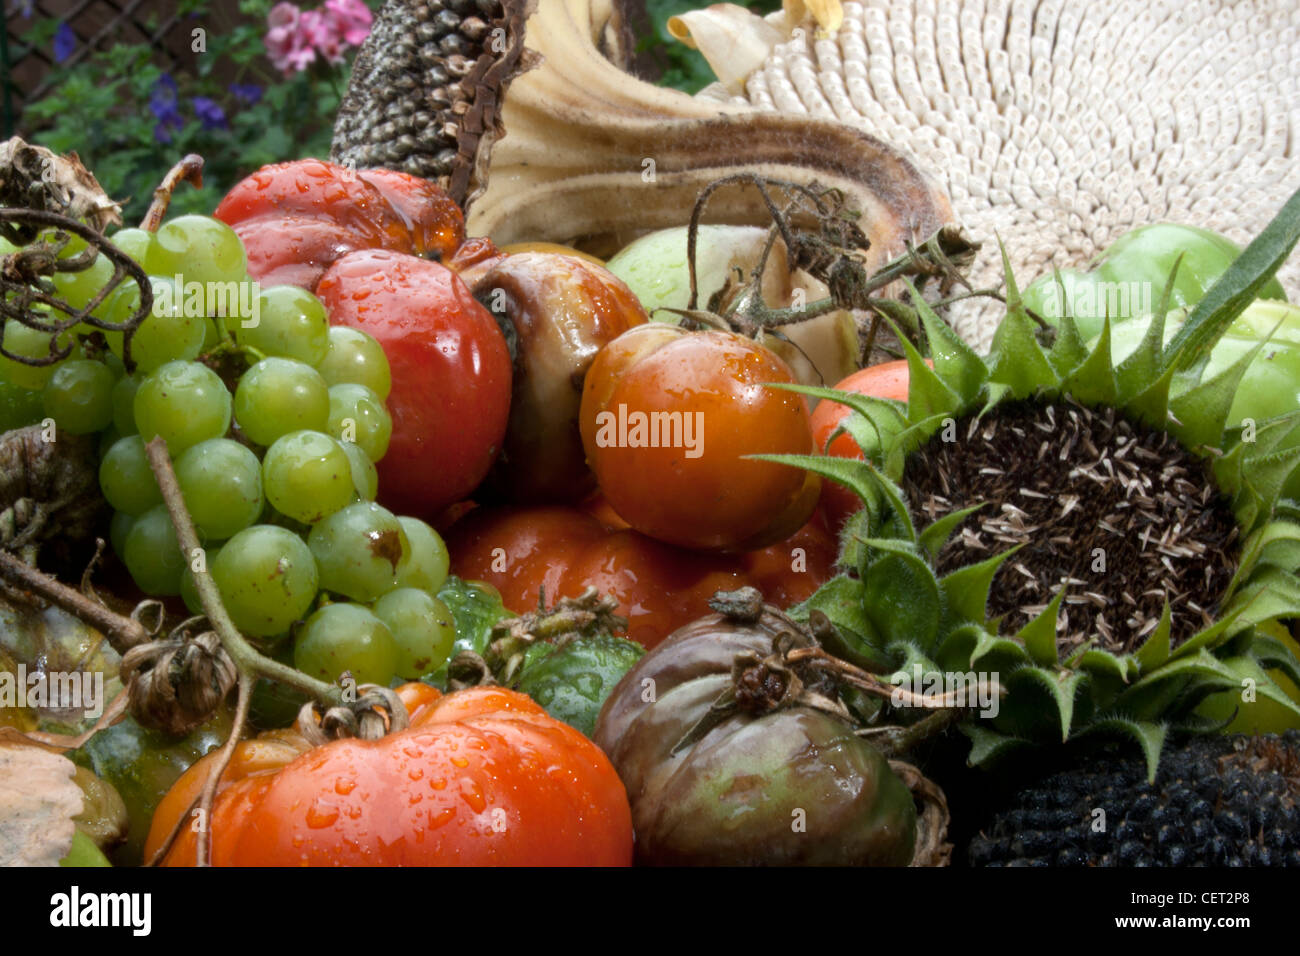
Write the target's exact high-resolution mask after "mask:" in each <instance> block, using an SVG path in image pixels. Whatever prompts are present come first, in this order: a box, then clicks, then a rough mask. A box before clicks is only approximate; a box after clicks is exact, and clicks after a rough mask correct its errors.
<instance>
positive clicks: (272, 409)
mask: <svg viewBox="0 0 1300 956" xmlns="http://www.w3.org/2000/svg"><path fill="white" fill-rule="evenodd" d="M329 413H330V395H329V387H328V386H327V385H326V384H325V380H324V379H323V378H321V376H320V373H319V372H317V371H316V370H315V369H314V368H312V367H311V366H310V365H304V364H303V363H302V362H295V361H294V360H293V359H286V358H268V359H262V361H260V362H258V363H257V364H256V365H254V366H253V367H252V368H250V369H249V370H248V371H247V372H245V373H244V376H243V378H241V379H240V380H239V386H238V387H237V388H236V389H235V421H236V422H238V423H239V427H240V428H241V429H243V432H244V434H245V435H247V436H248V437H249V438H251V439H252V440H253V441H255V442H257V443H258V444H259V445H270V444H271V443H272V442H274V441H275V440H276V439H277V438H279V437H280V436H281V435H287V434H289V432H297V431H316V432H323V431H324V430H325V426H326V424H327V423H328V421H329Z"/></svg>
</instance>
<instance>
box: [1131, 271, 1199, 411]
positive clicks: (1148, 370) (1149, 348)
mask: <svg viewBox="0 0 1300 956" xmlns="http://www.w3.org/2000/svg"><path fill="white" fill-rule="evenodd" d="M1182 259H1183V254H1182V253H1181V252H1180V253H1179V254H1178V258H1177V259H1175V260H1174V267H1173V269H1172V270H1171V271H1170V273H1169V280H1168V281H1167V282H1166V283H1165V288H1164V291H1163V292H1162V293H1161V294H1160V304H1159V305H1157V306H1156V310H1155V312H1153V313H1151V318H1150V320H1149V322H1148V323H1147V331H1146V334H1145V335H1144V336H1142V341H1141V343H1140V344H1139V345H1138V347H1137V348H1136V349H1134V350H1133V352H1132V353H1131V354H1130V355H1129V356H1128V358H1126V359H1124V361H1122V362H1120V364H1119V367H1118V368H1117V369H1116V370H1115V374H1116V379H1117V381H1118V384H1119V395H1120V397H1119V403H1120V404H1125V403H1127V402H1128V401H1129V400H1130V399H1132V398H1133V397H1134V396H1136V395H1138V394H1139V393H1141V392H1142V391H1143V390H1144V389H1145V388H1146V387H1147V385H1148V384H1149V383H1151V382H1154V381H1156V380H1157V379H1159V378H1160V371H1161V364H1160V362H1161V356H1162V355H1163V354H1164V350H1165V316H1166V315H1167V314H1168V313H1169V300H1170V298H1171V296H1172V295H1173V291H1174V279H1175V278H1176V277H1177V275H1178V267H1179V264H1180V263H1181V262H1182Z"/></svg>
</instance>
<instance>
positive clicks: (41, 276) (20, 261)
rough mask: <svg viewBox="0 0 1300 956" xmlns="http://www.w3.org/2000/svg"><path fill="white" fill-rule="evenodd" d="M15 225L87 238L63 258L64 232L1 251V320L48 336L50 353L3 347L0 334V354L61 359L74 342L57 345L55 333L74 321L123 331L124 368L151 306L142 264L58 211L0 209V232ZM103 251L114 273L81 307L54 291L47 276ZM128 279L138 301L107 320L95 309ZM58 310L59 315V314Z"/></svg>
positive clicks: (23, 359)
mask: <svg viewBox="0 0 1300 956" xmlns="http://www.w3.org/2000/svg"><path fill="white" fill-rule="evenodd" d="M19 227H25V228H27V229H33V228H39V229H54V230H56V236H57V234H58V233H63V234H64V235H65V236H66V235H75V236H77V237H78V238H80V239H82V240H84V241H85V243H86V246H87V248H86V249H85V251H83V252H81V253H79V254H77V255H76V256H72V257H69V258H67V259H60V258H59V257H58V252H59V250H60V249H61V248H62V247H63V246H64V245H66V243H67V240H66V238H65V239H63V240H62V241H59V242H58V243H57V244H55V243H50V242H35V243H32V244H31V245H30V246H26V247H24V248H22V249H19V250H18V251H17V252H12V253H10V254H9V255H7V256H5V257H4V259H3V260H0V261H2V262H3V266H0V292H2V293H3V295H2V296H0V320H3V319H14V320H15V321H17V322H19V323H21V324H22V325H25V326H27V327H28V328H30V329H34V330H35V331H37V332H45V333H48V334H49V336H50V348H49V353H48V354H46V355H41V356H36V357H32V356H25V355H16V354H14V353H12V352H10V351H8V350H7V349H5V347H4V342H3V336H2V335H0V355H3V356H5V357H6V358H9V359H12V360H13V361H15V362H19V363H21V364H23V365H31V366H37V367H39V366H45V365H53V364H54V363H55V362H60V361H62V360H63V359H65V358H67V357H68V356H69V355H71V354H72V347H73V343H72V342H68V343H66V344H64V345H62V346H60V345H59V341H58V339H59V336H60V335H61V334H63V333H64V332H67V331H68V330H69V329H71V328H73V327H74V326H77V325H83V326H89V327H90V328H94V329H99V330H101V331H109V332H121V333H122V361H123V363H124V364H125V365H126V367H127V369H128V371H133V370H134V368H135V363H134V362H133V360H132V358H131V339H132V338H133V337H134V335H135V331H136V329H137V328H138V327H139V326H140V323H141V322H143V321H144V320H145V318H146V317H147V316H148V315H149V314H150V312H152V311H153V286H152V284H151V283H150V282H149V278H148V276H146V275H145V271H144V269H143V268H141V266H140V264H139V263H137V262H136V261H135V260H134V259H132V258H131V257H130V256H128V255H127V254H126V253H124V252H122V250H120V249H118V248H117V246H115V245H114V244H113V243H112V242H110V241H109V240H108V239H106V238H105V237H104V236H103V234H101V233H100V232H98V231H96V230H95V229H93V228H91V227H90V226H87V225H86V224H85V223H82V222H78V221H77V220H76V219H72V218H70V217H68V216H65V215H62V214H60V213H55V212H48V211H44V210H35V209H0V235H3V236H8V235H10V232H11V231H13V234H14V235H17V234H18V233H17V230H18V229H19ZM100 255H103V256H104V257H105V258H106V259H107V260H108V261H109V262H110V263H112V265H113V275H112V276H111V277H110V278H109V279H108V281H107V282H105V283H104V285H103V286H102V287H101V288H100V289H99V291H98V292H96V293H95V295H94V296H93V297H92V298H91V299H90V301H89V302H87V303H86V304H85V305H84V306H82V307H81V308H80V309H78V308H74V307H73V306H71V305H69V304H68V303H67V302H65V301H64V300H63V299H61V298H59V297H58V296H57V295H54V294H53V293H52V292H51V291H50V289H49V287H48V281H47V280H48V279H49V277H50V276H53V275H54V274H55V273H57V272H80V271H82V270H84V269H87V268H89V267H90V265H91V263H93V262H94V261H95V259H96V257H98V256H100ZM125 279H131V280H132V281H133V282H135V284H136V288H138V289H139V290H140V304H139V306H138V307H137V308H136V310H135V312H133V313H132V314H131V317H130V318H129V319H127V320H126V321H125V322H108V321H105V320H104V319H101V318H99V317H98V316H96V315H93V314H92V313H94V311H95V310H96V309H98V308H99V307H100V305H102V304H103V302H104V300H105V299H107V298H108V296H109V295H110V294H111V293H112V292H113V291H114V290H115V289H116V288H117V287H118V286H119V285H120V284H121V283H122V282H123V281H124V280H125ZM37 305H42V306H44V307H45V308H46V309H48V310H49V311H48V312H47V313H45V317H42V313H41V312H40V311H39V310H37V309H35V308H34V306H37ZM58 316H63V317H62V318H60V317H58Z"/></svg>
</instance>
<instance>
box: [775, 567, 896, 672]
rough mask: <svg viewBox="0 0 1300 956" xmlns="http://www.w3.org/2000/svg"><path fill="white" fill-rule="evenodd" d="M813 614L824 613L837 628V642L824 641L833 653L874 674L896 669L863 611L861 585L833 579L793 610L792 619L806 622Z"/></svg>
mask: <svg viewBox="0 0 1300 956" xmlns="http://www.w3.org/2000/svg"><path fill="white" fill-rule="evenodd" d="M812 611H820V612H821V613H823V614H825V615H826V617H827V618H828V619H829V620H830V622H831V624H833V625H834V626H835V630H836V632H837V634H836V639H834V640H832V639H827V640H824V641H823V643H824V644H825V645H826V649H827V650H828V651H830V653H832V654H834V655H835V656H836V657H842V658H844V659H845V660H848V661H849V662H850V663H853V664H856V665H858V666H859V667H862V668H865V669H867V670H869V671H873V672H875V673H883V672H885V671H888V670H889V669H891V668H892V667H893V661H892V660H891V659H890V658H889V656H888V655H886V654H885V652H884V649H883V648H884V643H883V642H882V641H881V639H880V635H879V634H878V633H877V631H876V628H875V626H874V625H873V624H872V623H871V620H870V619H869V618H868V617H867V615H866V614H865V613H864V612H863V608H862V584H861V582H859V581H857V580H855V579H853V578H850V577H847V576H845V575H842V574H841V575H838V576H836V577H833V578H831V579H830V580H829V581H827V582H826V583H825V584H823V585H822V586H821V587H819V588H818V589H817V590H816V591H815V592H814V593H813V595H812V596H811V597H810V598H808V600H806V601H804V602H802V603H801V604H796V605H795V606H794V607H792V608H791V609H790V616H791V617H792V618H794V619H795V620H796V621H807V620H808V617H809V615H810V613H811V612H812Z"/></svg>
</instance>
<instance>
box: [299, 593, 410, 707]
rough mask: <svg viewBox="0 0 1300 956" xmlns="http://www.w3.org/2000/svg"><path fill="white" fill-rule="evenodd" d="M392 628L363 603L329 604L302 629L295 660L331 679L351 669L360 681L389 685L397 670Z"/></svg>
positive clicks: (314, 674) (301, 667)
mask: <svg viewBox="0 0 1300 956" xmlns="http://www.w3.org/2000/svg"><path fill="white" fill-rule="evenodd" d="M397 662H398V651H397V643H396V642H395V641H394V640H393V635H392V632H391V631H389V630H388V626H387V625H386V624H384V622H383V621H381V620H379V618H377V617H375V615H374V614H372V613H371V612H370V611H369V610H368V609H367V608H364V607H362V606H361V605H360V604H327V605H325V606H324V607H323V608H321V609H319V610H318V611H317V612H316V613H315V614H313V615H312V616H311V617H309V618H307V622H306V623H305V624H303V626H302V629H301V630H300V631H299V632H298V638H297V641H296V642H295V643H294V648H293V664H294V666H295V667H297V668H298V670H300V671H302V672H303V673H304V674H310V675H311V676H312V677H319V678H321V679H322V680H327V681H329V682H331V683H333V682H334V681H337V680H338V679H339V677H341V676H342V674H343V672H344V671H349V672H351V674H352V677H353V679H354V680H355V681H356V682H357V683H358V684H380V685H382V686H384V687H387V686H388V684H389V683H390V682H391V681H392V679H393V677H394V676H395V675H396V674H397Z"/></svg>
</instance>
